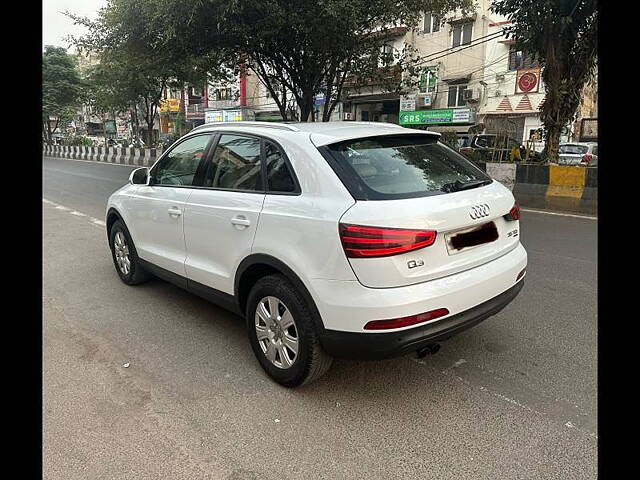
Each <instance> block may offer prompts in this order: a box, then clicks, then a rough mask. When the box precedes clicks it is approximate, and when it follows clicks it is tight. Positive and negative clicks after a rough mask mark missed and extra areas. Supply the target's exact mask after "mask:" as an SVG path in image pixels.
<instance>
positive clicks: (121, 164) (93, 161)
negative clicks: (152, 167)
mask: <svg viewBox="0 0 640 480" xmlns="http://www.w3.org/2000/svg"><path fill="white" fill-rule="evenodd" d="M43 156H44V157H46V158H51V159H53V160H70V161H72V162H85V163H99V164H100V165H117V166H119V167H129V168H140V167H146V165H127V164H126V163H111V162H101V161H99V160H80V159H77V158H60V157H49V156H47V155H43ZM157 158H159V157H156V159H157Z"/></svg>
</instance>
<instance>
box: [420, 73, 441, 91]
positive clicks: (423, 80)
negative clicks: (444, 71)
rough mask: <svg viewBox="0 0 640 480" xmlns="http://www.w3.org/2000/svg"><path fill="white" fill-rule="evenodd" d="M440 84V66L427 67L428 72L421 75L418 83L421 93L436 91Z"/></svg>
mask: <svg viewBox="0 0 640 480" xmlns="http://www.w3.org/2000/svg"><path fill="white" fill-rule="evenodd" d="M437 85H438V67H427V68H426V72H425V73H423V74H422V75H420V83H419V85H418V87H419V90H420V93H434V92H435V91H436V87H437Z"/></svg>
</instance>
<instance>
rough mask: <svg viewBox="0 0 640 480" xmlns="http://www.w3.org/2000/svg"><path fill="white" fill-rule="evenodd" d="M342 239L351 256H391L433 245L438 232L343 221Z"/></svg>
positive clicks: (346, 252)
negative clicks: (351, 223)
mask: <svg viewBox="0 0 640 480" xmlns="http://www.w3.org/2000/svg"><path fill="white" fill-rule="evenodd" d="M340 240H341V242H342V247H343V248H344V253H345V254H346V255H347V257H349V258H373V257H389V256H391V255H398V254H401V253H406V252H411V251H413V250H418V249H420V248H424V247H428V246H430V245H433V243H434V242H435V241H436V232H435V230H409V229H404V228H383V227H369V226H365V225H348V224H343V223H341V224H340Z"/></svg>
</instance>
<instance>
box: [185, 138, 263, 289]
mask: <svg viewBox="0 0 640 480" xmlns="http://www.w3.org/2000/svg"><path fill="white" fill-rule="evenodd" d="M214 144H215V145H214V147H213V153H212V154H211V155H210V159H209V160H207V162H206V165H205V167H204V176H203V182H202V186H201V187H200V188H198V189H195V190H194V192H193V194H192V195H191V197H190V198H189V201H188V204H187V205H186V208H185V215H184V234H185V242H186V250H187V257H186V261H185V271H186V274H187V278H188V279H189V280H190V281H193V282H197V283H199V284H202V285H205V286H207V287H210V288H213V289H215V290H218V291H220V292H224V293H228V294H233V288H234V285H233V283H234V275H235V270H236V268H237V266H238V264H239V263H240V261H241V260H242V259H243V258H245V257H246V256H248V255H249V254H250V253H251V247H252V244H253V239H254V236H255V233H256V228H257V226H258V218H259V216H260V211H261V210H262V205H263V203H264V198H265V185H264V178H263V175H264V174H263V171H262V170H263V161H262V157H263V152H262V140H261V138H259V137H256V136H252V135H248V134H245V133H232V132H229V133H219V134H218V135H217V137H216V139H215V141H214Z"/></svg>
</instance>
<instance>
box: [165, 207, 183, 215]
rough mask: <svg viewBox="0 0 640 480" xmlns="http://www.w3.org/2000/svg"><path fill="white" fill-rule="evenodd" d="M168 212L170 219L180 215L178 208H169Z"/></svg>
mask: <svg viewBox="0 0 640 480" xmlns="http://www.w3.org/2000/svg"><path fill="white" fill-rule="evenodd" d="M168 212H169V215H170V216H172V217H179V216H180V215H182V210H180V209H179V208H178V207H171V208H170V209H169V210H168Z"/></svg>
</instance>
